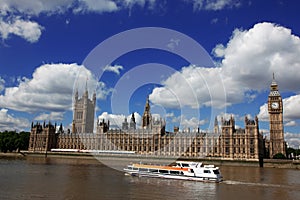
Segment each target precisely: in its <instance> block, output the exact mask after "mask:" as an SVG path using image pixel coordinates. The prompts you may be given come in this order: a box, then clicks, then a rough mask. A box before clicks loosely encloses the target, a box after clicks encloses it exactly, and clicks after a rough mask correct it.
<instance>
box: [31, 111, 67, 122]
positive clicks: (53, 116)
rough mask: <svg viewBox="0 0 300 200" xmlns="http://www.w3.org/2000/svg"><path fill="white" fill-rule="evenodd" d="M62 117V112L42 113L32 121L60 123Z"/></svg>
mask: <svg viewBox="0 0 300 200" xmlns="http://www.w3.org/2000/svg"><path fill="white" fill-rule="evenodd" d="M63 117H64V112H50V113H42V114H40V115H39V116H37V117H35V118H34V120H37V121H42V120H46V121H55V120H59V121H62V120H63Z"/></svg>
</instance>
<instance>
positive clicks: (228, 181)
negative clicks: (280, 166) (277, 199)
mask: <svg viewBox="0 0 300 200" xmlns="http://www.w3.org/2000/svg"><path fill="white" fill-rule="evenodd" d="M222 183H223V184H224V183H225V184H227V185H246V186H261V187H273V188H288V189H298V190H299V188H298V187H297V186H293V185H280V184H270V183H251V182H242V181H233V180H225V181H223V182H222Z"/></svg>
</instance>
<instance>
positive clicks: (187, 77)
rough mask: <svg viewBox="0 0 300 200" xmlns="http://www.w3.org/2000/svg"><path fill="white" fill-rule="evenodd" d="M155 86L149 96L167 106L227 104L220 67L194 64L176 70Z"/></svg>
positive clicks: (154, 101) (153, 100)
mask: <svg viewBox="0 0 300 200" xmlns="http://www.w3.org/2000/svg"><path fill="white" fill-rule="evenodd" d="M162 85H163V87H158V88H155V89H154V90H153V91H152V94H151V95H150V96H149V98H150V100H151V102H153V103H154V104H160V105H163V106H165V107H177V108H178V107H182V106H189V107H191V108H199V107H201V106H216V107H224V106H226V99H225V92H224V88H223V85H222V80H221V77H220V68H204V67H197V66H194V65H191V66H188V67H184V68H182V70H181V71H178V72H175V73H174V74H173V75H171V76H170V77H169V78H168V79H167V80H165V81H164V82H163V83H162Z"/></svg>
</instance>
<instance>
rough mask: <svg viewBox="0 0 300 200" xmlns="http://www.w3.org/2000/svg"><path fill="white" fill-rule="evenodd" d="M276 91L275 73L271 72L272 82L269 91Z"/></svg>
mask: <svg viewBox="0 0 300 200" xmlns="http://www.w3.org/2000/svg"><path fill="white" fill-rule="evenodd" d="M272 89H273V90H274V89H277V83H276V80H275V73H274V72H273V80H272V84H271V90H272Z"/></svg>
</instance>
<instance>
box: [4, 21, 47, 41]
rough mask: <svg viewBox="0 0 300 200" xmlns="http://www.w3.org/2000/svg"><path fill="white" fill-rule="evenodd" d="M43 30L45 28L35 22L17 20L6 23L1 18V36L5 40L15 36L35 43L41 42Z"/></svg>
mask: <svg viewBox="0 0 300 200" xmlns="http://www.w3.org/2000/svg"><path fill="white" fill-rule="evenodd" d="M42 30H43V27H42V26H40V25H39V24H38V23H36V22H33V21H29V20H22V19H19V18H16V19H12V20H9V21H7V22H6V21H4V20H3V19H1V18H0V35H1V37H2V38H3V39H7V38H8V37H9V35H11V34H14V35H17V36H20V37H22V38H24V39H25V40H27V41H28V42H31V43H33V42H37V41H38V40H39V38H40V36H41V34H42Z"/></svg>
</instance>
